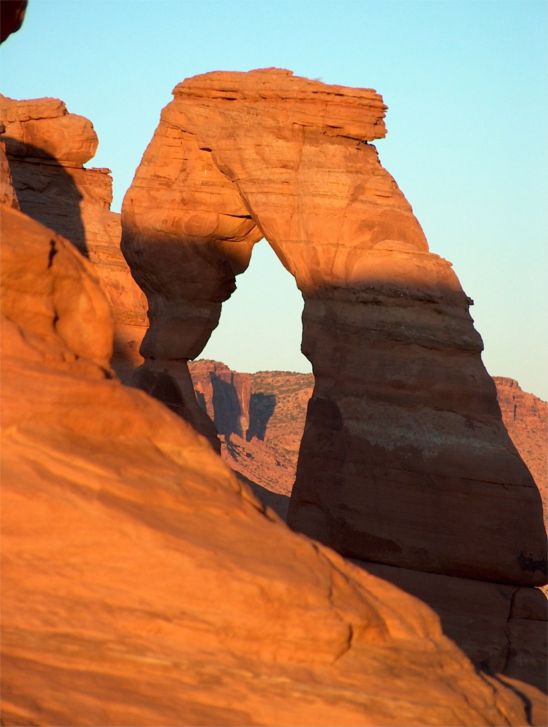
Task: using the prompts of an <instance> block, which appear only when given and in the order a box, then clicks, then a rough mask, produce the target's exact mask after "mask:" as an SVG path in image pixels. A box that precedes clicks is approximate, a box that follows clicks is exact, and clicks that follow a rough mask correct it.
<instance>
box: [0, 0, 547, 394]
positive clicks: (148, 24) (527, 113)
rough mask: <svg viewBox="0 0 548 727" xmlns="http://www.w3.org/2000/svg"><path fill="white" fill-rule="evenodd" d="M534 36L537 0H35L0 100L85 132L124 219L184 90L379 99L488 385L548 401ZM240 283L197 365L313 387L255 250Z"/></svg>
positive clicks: (542, 56)
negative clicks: (210, 77)
mask: <svg viewBox="0 0 548 727" xmlns="http://www.w3.org/2000/svg"><path fill="white" fill-rule="evenodd" d="M547 31H548V3H547V2H545V0H541V1H540V2H536V1H535V0H517V1H516V2H514V1H512V0H474V1H471V2H470V1H468V2H467V1H466V0H447V1H444V0H439V1H435V2H432V1H430V0H404V1H397V0H378V1H370V2H367V1H366V0H358V1H357V2H351V1H346V0H340V1H339V2H337V1H336V0H330V1H329V2H323V1H322V0H306V1H302V0H291V2H285V1H283V0H279V1H276V2H271V1H266V0H252V1H247V0H245V1H242V0H240V1H238V0H232V1H230V2H228V1H225V0H222V1H218V2H214V1H209V2H208V1H207V0H201V1H200V2H190V1H187V2H183V1H182V0H112V1H109V2H107V1H101V0H94V1H93V2H89V1H84V0H63V1H61V0H30V2H29V8H28V13H27V18H26V21H25V25H24V26H23V28H22V30H21V31H19V32H18V33H16V34H15V35H13V36H12V37H11V38H9V39H8V41H7V42H6V43H5V44H4V45H3V46H2V48H1V49H0V64H1V68H2V92H3V93H5V94H7V95H9V96H12V97H14V98H32V97H37V96H56V97H59V98H62V99H63V100H64V101H65V102H66V103H67V105H68V108H69V110H70V111H73V112H75V113H79V114H83V115H85V116H88V117H89V118H90V119H91V120H92V121H93V123H94V125H95V127H96V129H97V132H98V134H99V138H100V147H99V152H98V154H97V156H96V158H95V159H94V160H93V161H92V162H91V163H92V164H94V165H95V166H106V167H109V168H111V169H112V170H113V175H114V183H115V191H116V196H115V205H114V208H115V209H119V206H120V204H121V200H122V198H123V194H124V192H125V190H126V189H127V187H128V186H129V184H130V182H131V179H132V176H133V172H134V170H135V168H136V167H137V165H138V163H139V160H140V158H141V155H142V153H143V151H144V149H145V147H146V145H147V143H148V141H149V140H150V138H151V136H152V133H153V131H154V128H155V127H156V124H157V122H158V117H159V113H160V109H161V108H162V107H163V106H164V105H165V104H166V103H168V102H169V100H170V98H171V90H172V88H173V87H174V86H175V84H176V83H177V82H179V81H180V80H182V79H183V78H185V77H187V76H191V75H194V74H197V73H204V72H206V71H210V70H215V69H223V70H248V69H251V68H257V67H265V66H281V67H285V68H291V69H292V70H293V71H295V72H296V73H297V74H299V75H304V76H310V77H313V78H320V79H321V80H323V81H326V82H328V83H341V84H346V85H349V86H353V85H355V86H367V87H372V88H375V89H377V90H378V91H379V92H380V93H382V94H383V96H384V99H385V102H386V103H387V104H388V106H389V111H388V117H387V124H388V130H389V135H388V138H387V139H385V140H383V141H380V142H378V149H379V152H380V156H381V161H382V162H383V164H384V166H385V167H386V168H387V169H388V170H389V171H390V172H391V173H392V174H393V175H394V176H395V178H396V180H397V181H398V183H399V185H400V187H401V188H402V189H403V191H404V193H405V194H406V196H407V198H408V199H409V201H410V202H411V204H412V205H413V207H414V210H415V213H416V214H417V216H418V218H419V220H420V222H421V224H422V225H423V227H424V229H425V232H426V234H427V237H428V240H429V242H430V246H431V249H432V250H433V251H434V252H437V253H439V254H441V255H443V256H444V257H446V258H448V259H449V260H451V261H452V262H453V264H454V267H455V270H456V271H457V274H458V275H459V277H460V279H461V281H462V283H463V286H464V288H465V290H466V291H467V293H468V294H469V295H470V296H471V297H472V298H474V300H475V303H476V305H475V306H474V307H473V308H472V315H473V317H474V319H475V321H476V326H477V328H478V329H479V331H480V333H481V334H482V336H483V339H484V342H485V347H486V350H485V353H484V361H485V363H486V366H487V368H488V370H489V371H490V373H492V374H494V375H496V374H498V375H506V376H512V377H514V378H517V379H518V380H519V381H520V383H521V385H522V386H523V387H524V388H525V389H527V390H529V391H533V392H535V393H537V394H538V395H541V396H542V397H543V398H544V399H547V398H548V380H547V379H548V377H547V374H546V372H548V345H547V336H546V334H547V327H548V326H547V317H548V316H547V314H548V304H547V293H546V290H547V287H548V286H547V282H548V281H547V278H548V264H547V263H548V259H547V258H548V255H547V231H548V219H547V216H548V215H547V207H548V205H547V200H548V198H547V192H548V140H547V133H546V132H547V129H546V119H547V118H548V78H547V73H546V70H547V64H548V51H547V43H548V40H547V39H548V32H547ZM238 283H239V289H238V291H237V292H236V293H235V294H234V296H233V297H232V299H231V300H230V301H229V302H228V303H227V304H225V311H224V314H223V317H222V319H221V324H220V326H219V328H218V329H217V331H216V332H215V333H214V335H213V338H212V341H211V342H210V344H208V347H207V348H206V350H205V352H204V355H208V356H210V357H215V358H218V359H221V360H224V361H225V362H226V363H228V364H229V365H231V366H233V367H235V368H237V369H240V370H248V371H252V370H256V369H260V368H262V369H265V368H284V369H294V370H308V367H307V362H306V360H305V359H304V358H303V357H302V355H301V354H300V353H299V344H300V313H301V308H302V300H301V298H300V294H299V293H298V291H297V290H296V289H295V285H294V283H293V281H292V279H291V278H290V276H289V275H288V274H287V273H286V272H285V271H284V270H283V269H282V268H281V266H280V265H279V263H277V261H276V259H275V258H274V256H273V255H272V254H271V253H270V252H269V250H268V248H267V246H266V243H260V244H259V246H258V247H257V248H256V251H255V254H254V260H253V261H252V265H251V268H250V269H249V270H248V272H247V273H246V274H245V275H244V276H241V277H240V278H239V279H238Z"/></svg>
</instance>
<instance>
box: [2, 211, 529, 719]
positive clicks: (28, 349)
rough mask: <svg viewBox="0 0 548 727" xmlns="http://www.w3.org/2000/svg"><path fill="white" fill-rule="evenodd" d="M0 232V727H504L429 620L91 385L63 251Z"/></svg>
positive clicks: (206, 456) (498, 706)
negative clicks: (265, 726) (198, 726)
mask: <svg viewBox="0 0 548 727" xmlns="http://www.w3.org/2000/svg"><path fill="white" fill-rule="evenodd" d="M0 212H1V213H2V230H3V246H2V255H3V259H2V271H3V275H2V304H3V305H2V310H3V313H4V317H3V319H2V326H3V334H2V335H3V338H2V341H3V346H2V355H3V361H2V372H3V386H2V407H1V412H2V427H3V446H2V467H3V471H2V508H1V514H2V560H3V562H2V586H3V587H2V593H1V597H2V604H1V607H2V628H3V634H2V639H1V646H2V673H1V678H2V692H1V694H2V721H3V724H5V725H6V726H7V725H16V724H71V725H84V724H88V725H90V724H93V725H97V724H101V725H158V726H160V725H166V724H187V725H196V724H203V725H204V724H215V725H218V724H224V725H228V724H271V725H333V724H337V725H357V724H360V725H400V724H402V723H405V724H421V725H440V724H459V725H522V724H524V723H525V722H526V721H527V720H526V713H525V707H524V703H523V701H522V699H520V697H519V696H518V695H517V694H514V692H513V691H511V690H509V689H506V688H505V687H504V686H502V685H500V684H498V683H497V681H496V680H495V679H491V678H488V677H484V676H480V675H478V674H477V673H476V671H475V669H474V668H473V667H472V665H471V663H470V662H469V661H468V660H467V659H466V658H465V657H464V656H463V654H462V653H461V652H460V651H459V650H458V649H456V647H455V646H454V645H453V644H452V643H451V642H450V641H449V640H448V639H446V638H445V637H444V636H442V634H441V631H440V628H439V622H438V619H437V617H435V615H434V614H433V613H432V612H431V611H430V610H429V609H428V608H426V607H424V606H423V605H421V604H420V603H419V602H418V601H417V600H415V599H413V598H412V597H410V596H406V595H405V594H404V593H403V592H401V591H400V590H399V589H397V588H395V587H393V586H391V585H389V584H387V583H385V582H384V581H382V580H380V579H378V578H376V577H374V576H372V575H370V574H368V573H365V572H363V571H361V570H359V569H357V568H356V567H354V566H352V565H351V564H349V563H346V562H344V561H343V559H342V558H340V557H339V556H337V555H336V554H335V553H333V552H332V551H330V550H329V549H327V548H325V547H323V546H319V545H318V544H316V543H314V542H312V541H310V540H308V539H307V538H305V537H303V536H302V535H297V534H295V533H292V532H291V531H290V530H289V529H288V528H286V527H285V526H284V525H283V524H282V523H281V522H280V521H279V520H278V519H277V518H275V517H274V516H273V515H271V514H269V513H268V512H265V511H264V509H263V508H262V507H261V506H260V505H259V503H258V501H256V500H255V499H254V498H253V496H252V495H251V494H250V492H249V491H248V490H247V488H245V487H242V486H241V485H240V484H239V483H238V481H237V480H236V479H235V477H234V476H233V475H232V474H231V473H230V472H229V470H228V469H227V468H226V467H225V466H224V465H223V463H222V462H221V460H220V459H219V458H218V457H217V456H215V455H214V453H213V452H212V451H211V449H210V447H209V446H208V445H207V444H206V442H205V440H204V439H203V438H201V437H199V436H198V435H197V434H196V433H195V432H194V431H193V430H192V429H191V428H190V427H189V426H188V425H187V424H186V423H185V422H183V421H182V420H181V419H180V418H179V417H177V416H175V415H173V414H172V413H171V412H169V410H167V409H166V408H165V407H163V406H161V405H160V404H159V403H158V402H156V401H154V400H153V399H151V398H149V397H148V396H146V395H145V394H143V393H142V392H140V391H136V390H135V389H129V388H126V387H124V386H122V385H121V384H120V383H119V382H118V381H116V380H113V379H112V378H110V379H109V371H108V361H109V358H110V346H111V340H112V332H113V328H112V322H111V319H110V312H109V306H108V303H107V300H106V298H105V297H104V295H103V294H102V292H101V290H100V288H99V286H98V283H97V281H96V280H95V279H94V277H93V268H92V266H91V265H90V263H89V262H87V261H86V260H85V259H84V258H82V257H81V256H80V255H79V254H78V252H77V251H76V250H75V249H74V247H73V246H72V245H70V243H68V242H67V241H65V240H63V239H62V238H60V237H59V236H58V235H55V234H54V233H53V232H52V231H51V230H49V229H47V228H44V227H43V226H41V225H40V224H38V223H37V222H35V221H33V220H30V219H29V218H27V217H25V215H23V214H22V213H20V212H18V211H16V210H13V209H10V208H8V207H3V208H2V209H1V210H0Z"/></svg>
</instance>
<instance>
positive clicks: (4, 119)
mask: <svg viewBox="0 0 548 727" xmlns="http://www.w3.org/2000/svg"><path fill="white" fill-rule="evenodd" d="M0 122H1V123H2V126H3V132H2V134H1V135H0V142H1V143H2V145H3V147H4V148H5V151H6V155H7V162H8V165H9V174H10V177H11V181H12V185H13V189H14V192H15V198H16V200H17V204H18V206H19V208H20V209H21V210H22V211H23V212H24V213H26V214H27V215H29V216H30V217H33V218H34V219H36V220H38V221H39V222H42V223H43V224H45V225H46V226H47V227H50V228H51V229H52V230H54V231H55V232H57V233H58V234H60V235H63V236H64V237H65V238H66V239H67V240H70V242H72V243H73V245H75V246H76V248H77V249H78V250H79V251H80V252H81V253H83V254H84V255H85V256H86V257H88V258H89V259H90V260H91V262H92V263H93V264H94V266H95V270H96V274H97V276H98V277H99V279H100V282H101V286H102V288H103V290H104V292H105V294H106V295H107V298H108V300H109V302H110V304H111V309H112V312H113V316H114V320H115V326H116V327H115V349H114V359H113V365H114V366H115V368H116V370H117V372H118V373H119V374H120V375H121V376H123V377H124V378H125V379H129V377H130V375H131V372H132V370H133V368H135V367H136V366H137V365H139V364H140V363H141V357H140V355H139V345H140V343H141V340H142V337H143V335H144V332H145V330H146V325H147V318H146V300H145V298H144V295H143V293H142V291H141V290H140V288H139V286H138V285H137V284H136V283H135V281H134V280H133V278H132V277H131V273H130V272H129V268H128V266H127V263H126V261H125V260H124V257H123V255H122V254H121V251H120V235H121V228H120V215H119V214H117V213H115V212H111V211H110V205H111V202H112V179H111V176H110V172H109V170H108V169H94V168H91V169H89V168H84V166H83V165H84V163H85V162H87V161H88V160H89V159H91V158H92V157H93V156H94V154H95V152H96V150H97V145H98V139H97V134H96V133H95V130H94V128H93V124H92V123H91V121H89V120H88V119H86V118H84V117H83V116H78V115H77V114H71V113H69V112H68V111H67V108H66V106H65V104H64V103H63V102H62V101H60V100H59V99H54V98H41V99H32V100H27V101H19V100H14V99H10V98H7V97H6V96H0ZM1 163H2V162H1V156H0V164H1ZM2 179H6V176H5V174H2ZM4 194H5V193H4V192H3V190H2V188H1V187H0V198H2V199H4Z"/></svg>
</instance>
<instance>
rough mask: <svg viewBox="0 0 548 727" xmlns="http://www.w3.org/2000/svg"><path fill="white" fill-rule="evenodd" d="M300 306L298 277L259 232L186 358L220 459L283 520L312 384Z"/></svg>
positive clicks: (312, 378)
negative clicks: (196, 352)
mask: <svg viewBox="0 0 548 727" xmlns="http://www.w3.org/2000/svg"><path fill="white" fill-rule="evenodd" d="M302 308H303V299H302V295H301V294H300V292H299V290H298V288H297V286H296V285H295V280H294V278H293V276H292V275H291V274H290V273H288V271H287V270H286V269H285V268H284V267H283V265H282V264H281V262H280V260H279V259H278V257H277V255H276V254H275V252H274V251H273V249H272V248H271V246H270V245H269V244H268V241H267V240H265V239H262V240H261V241H259V242H258V243H256V244H255V246H254V248H253V253H252V256H251V262H250V264H249V267H248V269H247V270H246V271H245V273H243V274H241V275H238V276H237V289H236V290H235V291H234V293H233V294H232V295H231V297H230V298H229V299H228V300H227V301H226V302H224V303H223V305H222V311H221V315H220V320H219V325H218V326H217V328H216V329H215V330H214V331H213V332H212V334H211V337H210V340H209V341H208V343H207V344H206V346H205V348H204V350H203V351H202V353H201V354H200V356H199V357H198V358H197V359H196V360H195V361H189V364H188V366H189V370H190V375H191V378H192V380H193V384H194V390H195V393H196V398H197V401H198V404H199V405H200V407H201V409H202V410H203V411H204V412H206V413H207V415H208V416H209V418H210V419H211V420H212V421H213V423H214V425H215V428H216V430H217V433H218V437H219V440H220V443H221V456H222V458H223V459H224V460H225V462H226V463H227V464H228V465H229V466H230V467H231V468H232V469H233V470H234V471H235V472H236V474H237V475H238V476H240V477H241V478H242V479H243V480H244V481H245V482H246V483H247V484H249V485H250V486H251V487H252V489H253V490H254V492H255V494H256V495H257V496H258V497H259V498H260V499H261V500H262V502H263V503H264V504H266V505H268V506H270V507H272V508H273V509H274V510H275V511H276V512H277V513H278V515H280V516H281V517H282V518H284V519H285V517H286V513H287V507H288V501H289V496H290V493H291V489H292V487H293V483H294V480H295V472H296V467H297V458H298V452H299V447H300V442H301V439H302V434H303V430H304V424H305V419H306V408H307V403H308V399H309V397H310V395H311V393H312V388H313V383H314V377H313V375H312V367H311V364H310V362H309V361H308V359H307V358H305V356H304V355H303V354H302V353H301V352H300V345H301V337H302V322H301V316H302Z"/></svg>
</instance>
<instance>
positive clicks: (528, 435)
mask: <svg viewBox="0 0 548 727" xmlns="http://www.w3.org/2000/svg"><path fill="white" fill-rule="evenodd" d="M493 380H494V382H495V385H496V387H497V397H498V402H499V406H500V410H501V412H502V420H503V422H504V425H505V427H506V429H507V430H508V434H509V435H510V437H511V439H512V441H513V443H514V445H515V447H516V449H517V450H518V452H519V453H520V455H521V457H522V459H523V461H524V462H525V464H526V465H527V467H528V468H529V472H530V473H531V474H532V475H533V478H534V480H535V482H536V483H537V487H538V488H539V491H540V494H541V497H542V503H543V506H544V514H545V519H548V403H547V402H545V401H543V400H542V399H539V398H538V396H535V395H534V394H529V393H528V392H526V391H523V389H522V388H521V387H520V385H519V384H518V382H517V381H515V380H514V379H509V378H507V377H504V376H495V377H494V379H493Z"/></svg>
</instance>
